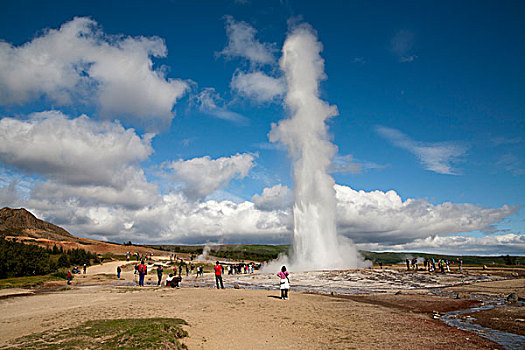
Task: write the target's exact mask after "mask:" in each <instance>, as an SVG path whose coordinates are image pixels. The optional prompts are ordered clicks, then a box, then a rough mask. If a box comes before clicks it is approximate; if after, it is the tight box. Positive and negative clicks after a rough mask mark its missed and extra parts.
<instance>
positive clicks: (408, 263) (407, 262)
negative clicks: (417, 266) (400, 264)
mask: <svg viewBox="0 0 525 350" xmlns="http://www.w3.org/2000/svg"><path fill="white" fill-rule="evenodd" d="M405 262H406V264H407V271H410V261H409V260H408V258H406V259H405Z"/></svg>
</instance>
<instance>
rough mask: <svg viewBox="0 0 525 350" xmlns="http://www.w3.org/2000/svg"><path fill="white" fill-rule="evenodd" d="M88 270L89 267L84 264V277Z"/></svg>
mask: <svg viewBox="0 0 525 350" xmlns="http://www.w3.org/2000/svg"><path fill="white" fill-rule="evenodd" d="M86 268H87V266H86V264H84V275H85V274H86Z"/></svg>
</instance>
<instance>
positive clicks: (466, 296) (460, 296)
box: [456, 292, 470, 299]
mask: <svg viewBox="0 0 525 350" xmlns="http://www.w3.org/2000/svg"><path fill="white" fill-rule="evenodd" d="M456 299H470V294H469V293H464V292H459V293H458V294H456Z"/></svg>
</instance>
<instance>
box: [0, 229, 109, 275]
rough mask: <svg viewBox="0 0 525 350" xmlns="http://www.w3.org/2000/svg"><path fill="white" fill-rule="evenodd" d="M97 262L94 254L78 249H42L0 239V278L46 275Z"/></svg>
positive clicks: (97, 259) (55, 247)
mask: <svg viewBox="0 0 525 350" xmlns="http://www.w3.org/2000/svg"><path fill="white" fill-rule="evenodd" d="M99 262H100V260H99V258H98V256H97V255H96V254H94V253H91V252H88V251H86V250H84V249H80V248H78V249H70V250H64V249H63V248H62V247H60V248H58V247H57V246H56V245H55V246H53V248H42V247H39V246H37V245H33V244H24V243H20V242H13V241H9V240H6V239H4V238H0V278H9V277H22V276H36V275H46V274H48V273H53V272H56V271H57V270H58V269H60V268H68V267H70V266H73V265H78V266H83V265H84V264H86V265H88V266H89V265H91V264H92V263H99Z"/></svg>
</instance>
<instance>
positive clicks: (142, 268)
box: [138, 260, 148, 287]
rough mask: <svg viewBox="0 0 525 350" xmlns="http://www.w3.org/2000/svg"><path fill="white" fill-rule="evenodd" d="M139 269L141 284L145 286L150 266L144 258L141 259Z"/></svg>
mask: <svg viewBox="0 0 525 350" xmlns="http://www.w3.org/2000/svg"><path fill="white" fill-rule="evenodd" d="M138 270H139V286H140V287H144V277H145V276H146V275H147V274H148V267H147V266H146V264H144V260H141V262H140V265H139V266H138Z"/></svg>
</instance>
